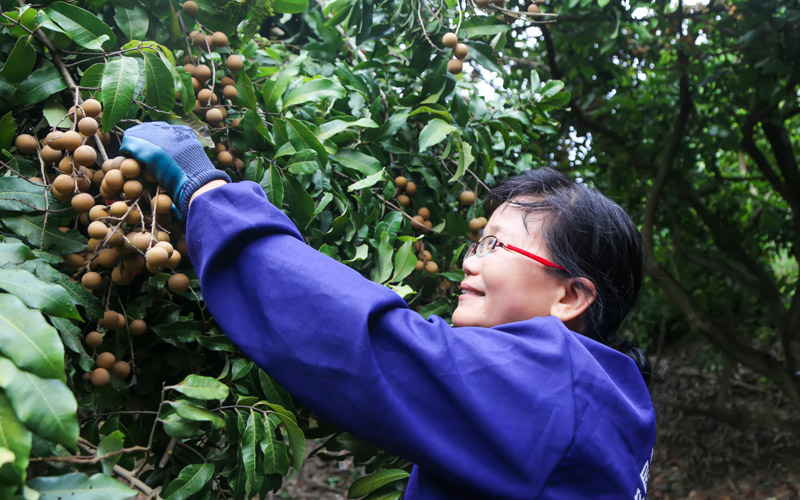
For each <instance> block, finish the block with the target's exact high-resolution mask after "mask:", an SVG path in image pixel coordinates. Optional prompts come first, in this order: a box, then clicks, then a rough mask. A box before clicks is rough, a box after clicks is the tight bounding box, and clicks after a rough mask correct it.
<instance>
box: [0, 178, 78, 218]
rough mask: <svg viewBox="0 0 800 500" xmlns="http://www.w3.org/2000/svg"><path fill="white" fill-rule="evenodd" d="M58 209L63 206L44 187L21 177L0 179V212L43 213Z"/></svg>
mask: <svg viewBox="0 0 800 500" xmlns="http://www.w3.org/2000/svg"><path fill="white" fill-rule="evenodd" d="M45 196H46V197H47V198H46V199H45ZM60 208H64V204H63V203H61V202H59V201H57V200H56V199H55V198H53V196H52V195H51V194H50V192H49V191H48V189H47V188H46V187H44V186H42V185H39V184H33V183H31V182H28V181H27V180H25V179H23V178H21V177H16V176H11V177H0V210H9V211H14V212H43V211H45V210H47V209H50V210H58V209H60Z"/></svg>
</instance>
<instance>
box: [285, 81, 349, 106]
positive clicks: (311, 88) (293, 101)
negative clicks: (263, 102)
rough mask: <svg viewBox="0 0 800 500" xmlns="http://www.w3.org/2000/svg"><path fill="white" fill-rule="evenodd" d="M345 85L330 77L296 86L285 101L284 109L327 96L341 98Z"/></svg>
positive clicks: (343, 94)
mask: <svg viewBox="0 0 800 500" xmlns="http://www.w3.org/2000/svg"><path fill="white" fill-rule="evenodd" d="M344 96H345V92H344V87H342V86H341V85H339V84H338V83H337V82H335V81H333V80H330V79H328V78H316V79H314V80H311V81H308V82H305V83H303V84H300V85H298V86H297V87H295V89H294V90H292V91H291V92H289V95H287V96H286V99H284V101H283V109H286V108H289V107H291V106H297V105H298V104H303V103H306V102H316V101H319V100H322V99H325V98H327V97H332V98H334V99H341V98H342V97H344Z"/></svg>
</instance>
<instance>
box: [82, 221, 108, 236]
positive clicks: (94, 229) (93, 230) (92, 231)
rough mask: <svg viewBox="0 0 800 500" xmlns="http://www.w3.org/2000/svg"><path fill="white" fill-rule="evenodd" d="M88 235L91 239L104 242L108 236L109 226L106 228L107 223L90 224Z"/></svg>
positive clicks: (96, 222)
mask: <svg viewBox="0 0 800 500" xmlns="http://www.w3.org/2000/svg"><path fill="white" fill-rule="evenodd" d="M86 233H87V234H88V235H89V237H90V238H95V239H98V240H104V239H106V236H108V226H106V223H105V222H102V221H99V220H96V221H94V222H92V223H91V224H89V227H88V228H86Z"/></svg>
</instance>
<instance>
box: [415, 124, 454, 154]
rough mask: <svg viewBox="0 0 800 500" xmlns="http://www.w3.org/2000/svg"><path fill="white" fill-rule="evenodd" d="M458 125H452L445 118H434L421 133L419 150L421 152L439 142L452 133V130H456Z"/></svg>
mask: <svg viewBox="0 0 800 500" xmlns="http://www.w3.org/2000/svg"><path fill="white" fill-rule="evenodd" d="M456 130H457V129H456V127H454V126H452V125H450V124H449V123H447V122H445V121H444V120H440V119H439V118H434V119H433V120H431V121H429V122H428V124H427V125H425V127H424V128H423V129H422V132H420V133H419V151H420V153H421V152H423V151H425V150H426V149H428V148H429V147H431V146H433V145H436V144H439V143H440V142H442V141H443V140H445V139H446V138H447V136H448V135H450V133H451V132H454V131H456Z"/></svg>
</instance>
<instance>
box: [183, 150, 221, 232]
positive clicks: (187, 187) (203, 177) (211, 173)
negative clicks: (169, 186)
mask: <svg viewBox="0 0 800 500" xmlns="http://www.w3.org/2000/svg"><path fill="white" fill-rule="evenodd" d="M204 156H205V155H204ZM206 161H208V158H206ZM216 179H222V180H223V181H225V182H231V178H230V176H229V175H228V174H226V173H225V172H223V171H222V170H217V169H216V168H215V169H213V170H205V171H203V172H201V173H199V174H196V175H194V176H192V177H190V178H189V180H188V181H186V184H184V185H183V189H181V193H180V203H179V204H178V210H179V211H180V213H181V217H183V218H184V219H186V214H188V213H189V201H191V199H192V195H193V194H194V192H195V191H197V190H198V189H200V188H201V187H203V186H204V185H206V184H207V183H209V182H211V181H213V180H216Z"/></svg>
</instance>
